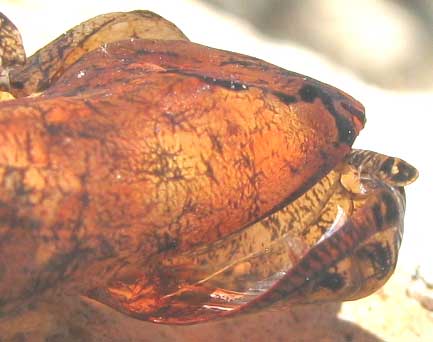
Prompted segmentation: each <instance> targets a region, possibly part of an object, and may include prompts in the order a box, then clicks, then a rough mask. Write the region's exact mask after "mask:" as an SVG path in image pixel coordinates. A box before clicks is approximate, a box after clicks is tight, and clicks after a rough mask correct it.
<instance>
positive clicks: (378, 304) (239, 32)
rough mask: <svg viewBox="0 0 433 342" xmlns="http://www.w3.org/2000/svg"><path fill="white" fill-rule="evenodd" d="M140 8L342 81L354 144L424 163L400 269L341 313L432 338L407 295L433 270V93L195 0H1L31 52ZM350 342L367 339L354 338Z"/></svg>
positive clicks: (393, 333) (379, 327)
mask: <svg viewBox="0 0 433 342" xmlns="http://www.w3.org/2000/svg"><path fill="white" fill-rule="evenodd" d="M133 9H148V10H152V11H155V12H156V13H158V14H160V15H162V16H164V17H166V18H167V19H169V20H171V21H173V22H174V23H175V24H176V25H177V26H178V27H180V28H181V29H182V30H183V31H184V33H185V34H186V35H187V36H188V37H189V38H190V39H191V40H192V41H194V42H198V43H202V44H205V45H209V46H213V47H217V48H222V49H227V50H232V51H236V52H241V53H246V54H250V55H253V56H255V57H258V58H262V59H264V60H266V61H269V62H271V63H274V64H277V65H279V66H281V67H284V68H286V69H289V70H293V71H296V72H299V73H303V74H306V75H309V76H312V77H314V78H317V79H319V80H321V81H324V82H327V83H330V84H332V85H334V86H337V87H339V88H341V89H343V90H345V91H346V92H348V93H350V94H351V95H353V96H354V97H355V98H357V99H359V100H360V101H361V102H363V104H364V105H365V107H366V109H367V119H368V123H367V126H366V128H365V130H364V131H363V132H362V134H361V136H360V137H359V138H358V139H357V141H356V143H355V147H358V148H364V149H372V150H375V151H378V152H381V153H385V154H389V155H396V156H399V157H401V158H403V159H405V160H407V161H409V162H410V163H412V164H413V165H415V166H416V167H417V168H418V169H419V171H420V178H419V179H418V181H417V182H416V183H415V184H413V185H411V186H409V187H408V188H407V202H408V205H407V212H406V220H405V227H406V231H405V237H404V243H403V246H402V250H401V254H400V260H399V265H398V268H397V271H396V275H395V276H394V277H393V278H392V279H391V281H390V282H389V283H388V284H387V285H386V286H385V287H384V288H383V289H382V290H380V291H379V292H378V293H376V294H375V295H373V296H370V297H369V298H366V299H363V300H359V301H357V302H353V303H346V304H344V305H343V307H342V309H341V311H340V314H339V315H340V317H342V318H343V319H346V320H348V321H351V322H354V323H356V324H357V325H359V326H360V327H362V328H364V329H365V330H367V331H369V332H371V333H372V334H373V335H375V336H377V338H378V341H390V342H400V341H401V342H406V341H411V342H415V341H423V342H429V341H433V314H432V313H431V312H429V311H427V310H425V309H423V308H422V307H421V305H420V304H419V303H418V302H417V301H415V300H413V299H410V298H408V296H407V295H406V290H407V288H408V287H409V286H410V276H411V275H412V274H414V272H415V270H416V269H417V268H421V270H422V271H423V272H425V273H426V274H428V273H433V272H432V267H433V266H432V264H431V263H432V260H433V248H431V243H432V241H433V233H432V228H433V227H431V221H430V220H429V211H430V210H431V209H430V203H431V202H430V201H429V200H428V198H429V196H430V194H431V193H432V191H433V177H432V176H431V175H432V174H433V160H432V159H433V158H432V154H431V152H430V149H431V146H432V144H431V143H432V133H431V132H430V124H431V122H432V120H431V114H432V105H431V101H432V99H433V91H430V92H429V91H425V92H416V93H415V92H397V91H385V90H382V89H380V88H378V87H375V86H372V85H369V84H365V83H363V82H361V81H360V80H359V79H357V78H356V77H354V76H353V75H352V74H351V73H350V71H348V70H343V69H341V68H339V66H338V65H335V64H333V63H332V62H331V61H329V60H326V59H324V58H323V57H321V56H320V55H317V54H314V53H312V52H310V51H307V50H305V49H303V48H301V47H299V46H294V45H293V44H290V43H289V42H284V41H271V40H269V39H267V38H265V37H263V36H261V35H260V34H259V33H257V32H255V31H254V30H253V29H252V28H251V26H249V25H247V24H246V23H243V22H241V21H240V20H239V19H238V18H235V17H230V16H228V15H226V14H224V15H223V14H222V13H219V12H216V11H215V10H214V9H213V8H211V7H207V6H205V5H203V4H201V3H198V2H195V1H186V0H185V1H170V0H166V1H164V0H159V1H145V0H127V1H126V0H125V1H116V0H105V1H96V0H95V1H91V0H86V1H85V0H74V1H68V2H60V1H56V2H54V1H48V0H34V1H31V0H16V1H13V0H2V6H1V9H0V10H1V11H3V12H4V13H5V14H6V15H7V16H8V17H9V18H11V19H12V20H13V21H14V23H15V24H16V25H17V27H18V28H19V29H20V31H21V33H22V36H23V39H24V44H25V47H26V50H27V53H28V54H31V53H32V52H34V51H35V50H37V49H38V48H40V47H42V46H43V45H45V44H46V43H48V42H49V41H51V40H52V39H53V38H55V37H57V36H58V35H59V34H60V33H62V32H64V31H65V30H67V29H69V28H70V27H72V26H74V25H75V24H78V23H80V22H82V21H83V20H86V19H88V18H90V17H92V16H95V15H98V14H102V13H106V12H112V11H128V10H133ZM429 114H430V115H429ZM347 341H367V340H366V339H363V338H362V337H361V338H360V339H355V337H353V336H352V337H348V338H347ZM368 341H369V340H368Z"/></svg>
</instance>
